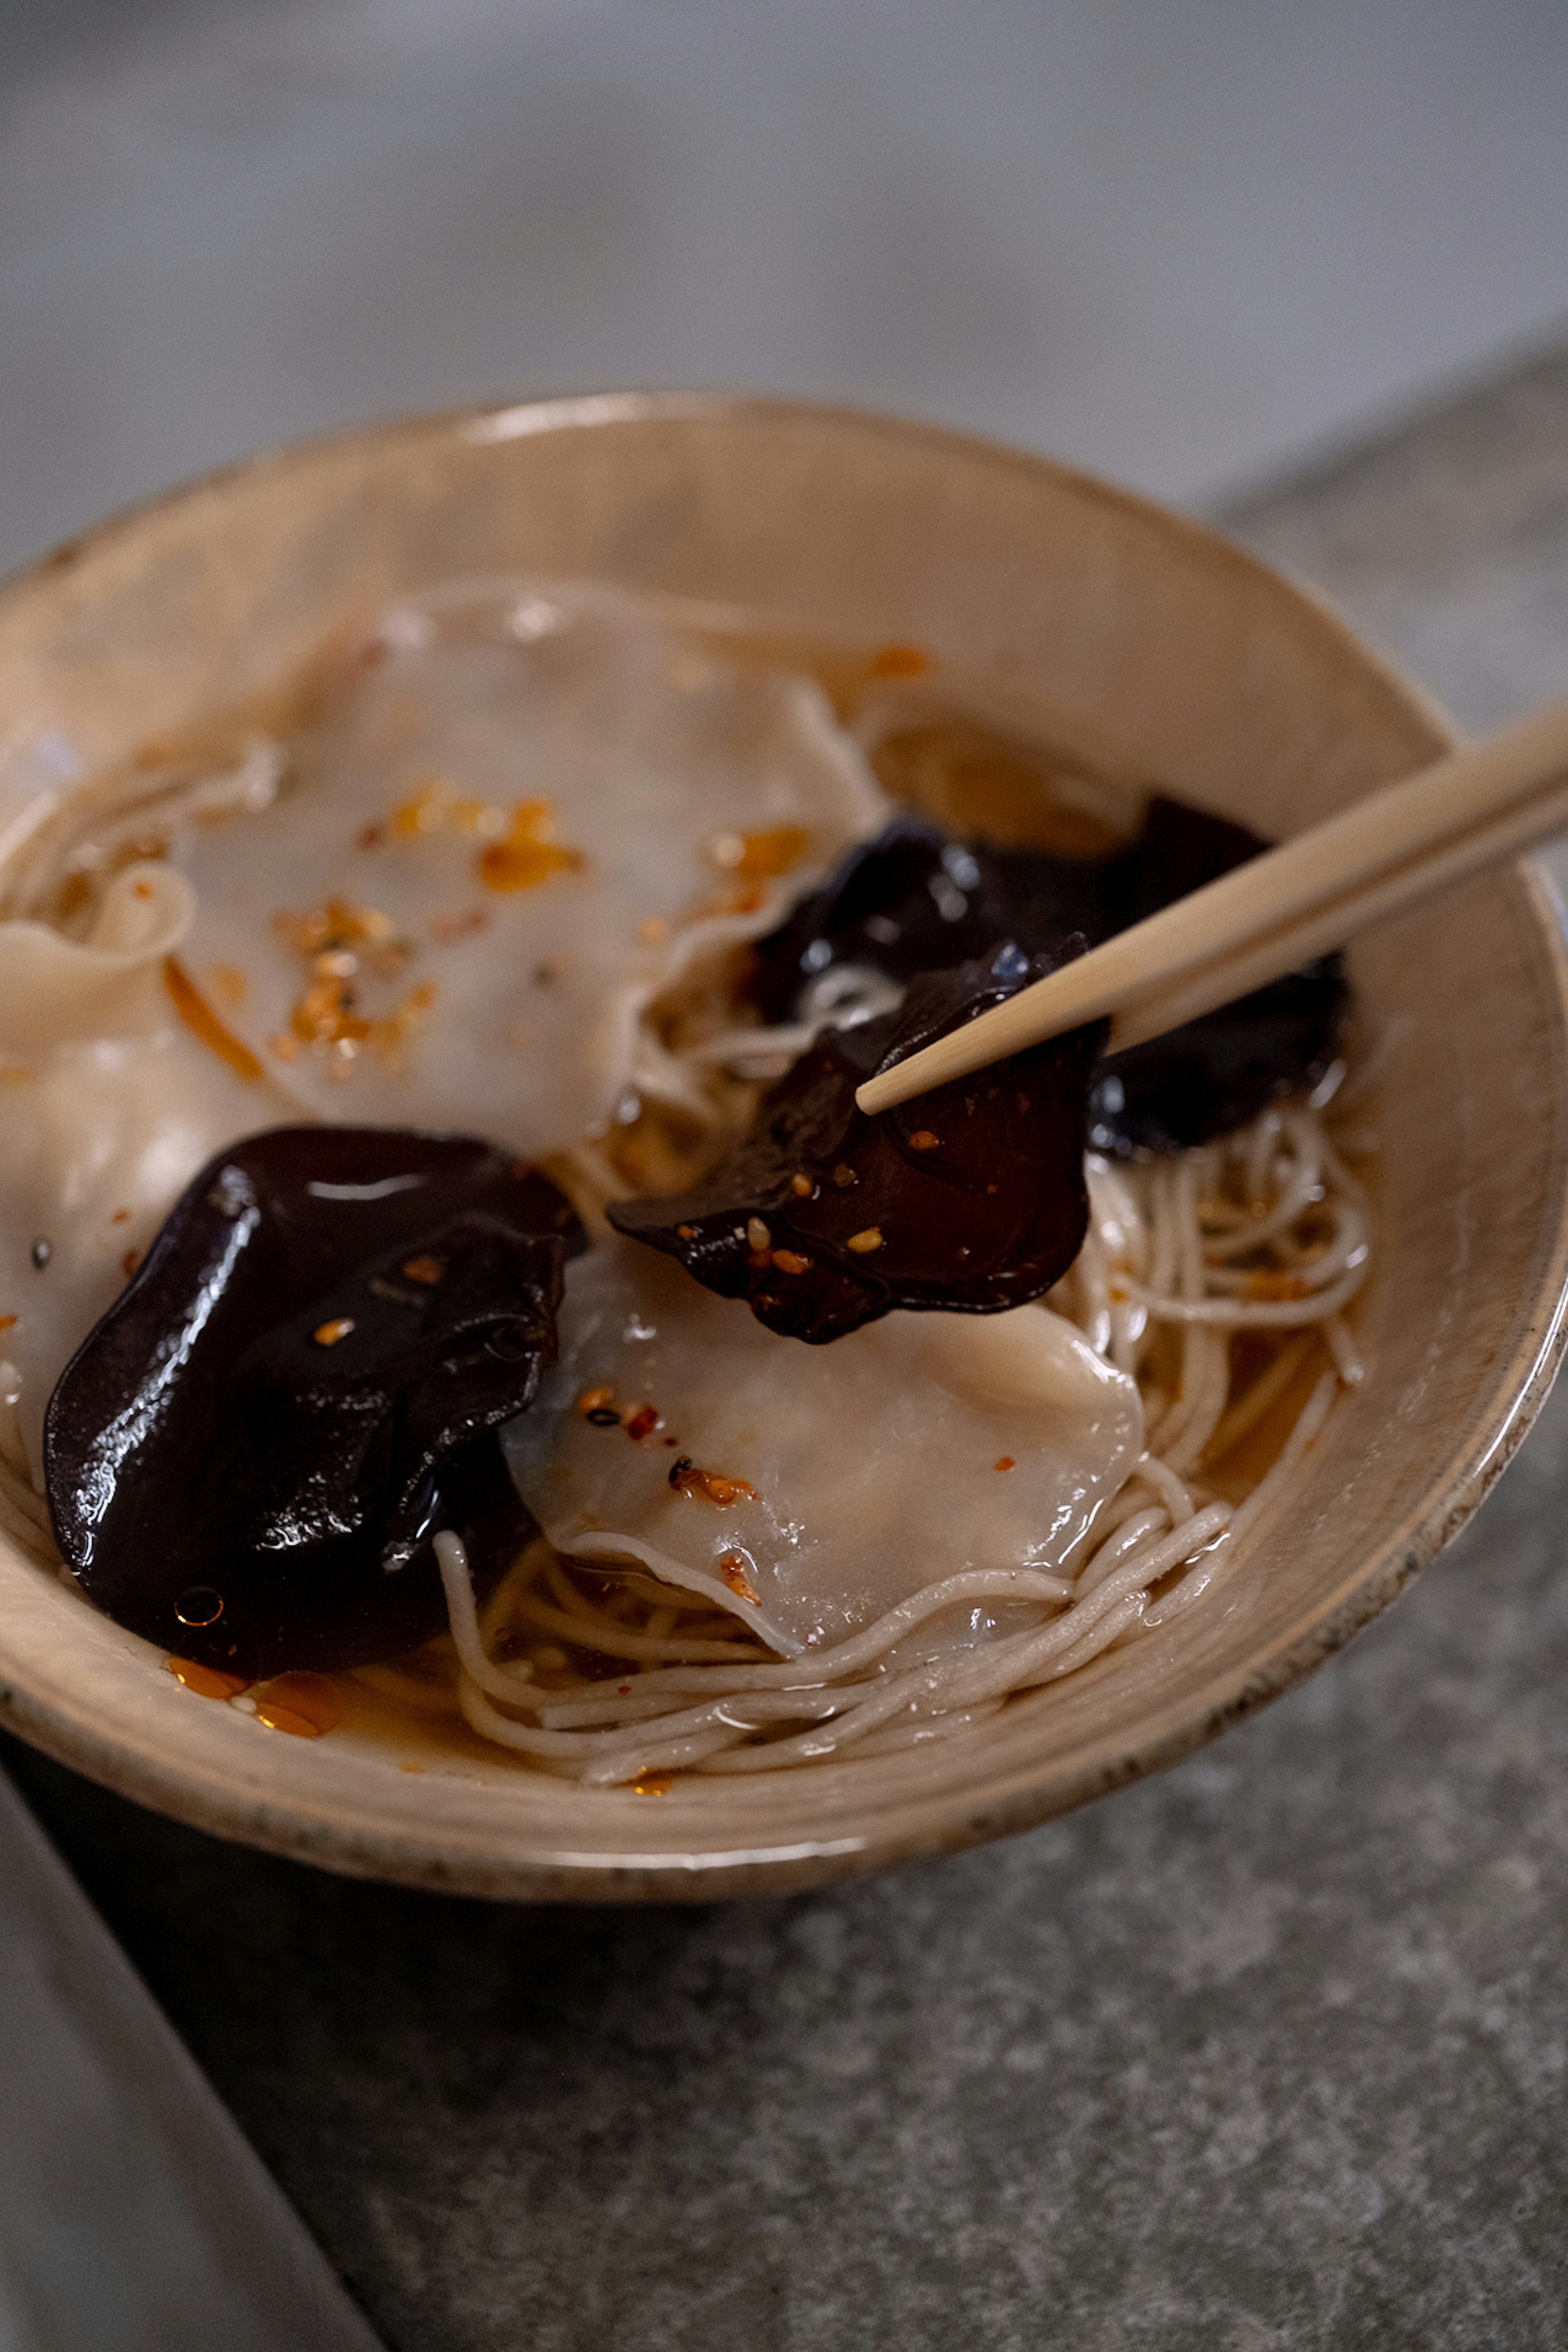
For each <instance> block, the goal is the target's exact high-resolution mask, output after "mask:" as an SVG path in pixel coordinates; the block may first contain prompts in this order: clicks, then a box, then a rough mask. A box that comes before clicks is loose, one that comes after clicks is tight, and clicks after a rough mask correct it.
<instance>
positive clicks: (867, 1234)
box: [847, 1225, 882, 1257]
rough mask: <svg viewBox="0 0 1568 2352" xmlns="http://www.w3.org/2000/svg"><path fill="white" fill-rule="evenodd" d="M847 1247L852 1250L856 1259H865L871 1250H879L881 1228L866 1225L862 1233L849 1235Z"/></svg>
mask: <svg viewBox="0 0 1568 2352" xmlns="http://www.w3.org/2000/svg"><path fill="white" fill-rule="evenodd" d="M881 1246H882V1228H881V1226H880V1225H867V1226H866V1227H865V1229H864V1230H863V1231H862V1232H860V1233H858V1234H850V1236H849V1240H848V1243H847V1247H848V1248H850V1249H852V1250H853V1251H854V1252H855V1254H856V1255H857V1256H858V1257H865V1256H866V1255H868V1252H869V1251H871V1250H879V1249H880V1248H881Z"/></svg>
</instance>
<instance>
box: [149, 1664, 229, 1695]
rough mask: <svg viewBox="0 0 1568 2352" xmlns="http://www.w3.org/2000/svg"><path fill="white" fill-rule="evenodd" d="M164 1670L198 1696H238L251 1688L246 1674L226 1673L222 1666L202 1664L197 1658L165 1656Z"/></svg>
mask: <svg viewBox="0 0 1568 2352" xmlns="http://www.w3.org/2000/svg"><path fill="white" fill-rule="evenodd" d="M163 1671H164V1673H165V1674H170V1675H174V1680H175V1681H176V1682H177V1683H182V1684H183V1685H184V1687H185V1689H186V1690H188V1691H195V1694H196V1696H197V1697H198V1698H237V1697H238V1696H239V1694H240V1692H241V1691H247V1690H248V1689H249V1688H250V1683H249V1680H248V1678H247V1676H246V1675H226V1674H225V1673H224V1672H223V1670H222V1668H221V1667H219V1666H204V1665H201V1664H198V1662H197V1661H196V1660H195V1658H165V1659H164V1661H163Z"/></svg>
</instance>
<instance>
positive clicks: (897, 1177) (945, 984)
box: [609, 940, 1103, 1345]
mask: <svg viewBox="0 0 1568 2352" xmlns="http://www.w3.org/2000/svg"><path fill="white" fill-rule="evenodd" d="M1072 950H1073V951H1074V952H1079V953H1081V951H1082V941H1081V940H1077V941H1074V942H1073V943H1072ZM1058 961H1061V959H1059V958H1053V957H1049V956H1037V957H1035V958H1033V959H1031V958H1029V957H1026V956H1025V955H1023V954H1022V953H1021V952H1020V951H1019V950H1017V949H1016V948H1013V947H1010V946H1004V947H1003V948H1002V950H1000V951H999V952H998V953H997V954H996V955H995V956H994V958H993V959H992V960H991V961H990V962H988V963H969V964H964V965H963V966H960V967H959V968H958V969H957V970H956V971H938V972H927V973H924V974H922V975H921V977H920V978H919V979H917V980H915V981H914V982H911V984H910V990H909V993H908V994H907V996H906V997H905V999H904V1003H903V1004H902V1006H901V1007H900V1010H899V1011H898V1012H897V1013H889V1014H887V1015H885V1016H884V1017H883V1018H882V1019H880V1020H877V1021H868V1022H866V1023H864V1024H861V1025H860V1026H859V1027H858V1028H854V1029H847V1030H831V1031H828V1032H827V1033H826V1034H824V1035H823V1036H822V1037H821V1038H820V1039H819V1040H818V1042H817V1043H816V1045H815V1046H813V1047H812V1048H811V1050H810V1051H809V1052H808V1053H806V1054H804V1055H802V1056H801V1058H800V1060H799V1061H798V1062H797V1063H796V1064H795V1067H794V1068H793V1069H792V1070H791V1071H790V1073H789V1075H788V1076H786V1077H784V1078H782V1079H780V1081H779V1083H778V1084H777V1085H776V1086H775V1087H773V1088H772V1090H771V1091H770V1093H769V1094H768V1095H767V1096H766V1097H765V1098H764V1100H763V1104H762V1106H761V1108H760V1110H759V1114H758V1118H757V1120H756V1124H755V1126H754V1127H753V1129H752V1133H751V1134H750V1135H749V1136H748V1137H747V1138H746V1139H745V1140H744V1141H743V1142H742V1143H740V1144H739V1145H737V1146H736V1148H735V1150H733V1151H731V1153H730V1154H729V1155H728V1157H727V1158H726V1159H725V1160H722V1161H721V1164H720V1165H719V1166H718V1167H717V1168H715V1169H714V1170H712V1171H710V1174H709V1175H708V1176H707V1177H706V1178H705V1180H704V1181H703V1182H702V1183H701V1185H700V1186H699V1187H698V1188H696V1189H695V1190H694V1191H692V1192H686V1193H682V1194H679V1195H678V1196H677V1197H676V1198H674V1199H666V1200H638V1201H624V1202H616V1204H615V1205H614V1206H613V1207H612V1208H611V1210H610V1213H609V1214H610V1221H611V1223H613V1224H614V1225H616V1227H617V1228H618V1229H619V1230H620V1232H622V1233H623V1234H630V1235H632V1236H633V1237H634V1238H635V1239H636V1240H637V1241H642V1242H647V1243H648V1244H651V1246H652V1247H653V1248H655V1249H659V1250H663V1251H665V1252H667V1253H668V1255H670V1256H672V1257H677V1258H679V1260H680V1261H681V1263H682V1265H685V1266H686V1267H687V1268H688V1269H689V1272H690V1273H692V1274H694V1275H695V1276H696V1277H697V1279H698V1281H699V1282H701V1283H704V1284H706V1286H707V1287H708V1288H709V1289H710V1290H715V1291H718V1292H719V1293H720V1295H721V1297H727V1298H744V1299H746V1300H747V1301H748V1302H749V1303H750V1306H751V1308H752V1313H753V1314H754V1315H755V1316H756V1317H757V1318H758V1319H759V1320H760V1321H761V1322H763V1323H765V1324H766V1325H767V1326H768V1328H770V1330H773V1331H779V1332H784V1333H786V1334H787V1335H789V1336H790V1337H791V1338H794V1339H805V1340H808V1341H810V1342H811V1343H812V1344H813V1345H820V1344H822V1343H823V1342H825V1341H826V1340H829V1339H839V1338H841V1337H842V1335H843V1334H844V1333H845V1332H847V1331H853V1330H854V1329H856V1328H857V1327H858V1325H860V1324H862V1323H869V1322H873V1321H875V1319H876V1318H878V1317H879V1316H881V1315H886V1314H887V1313H888V1311H889V1308H891V1307H942V1308H947V1309H949V1310H954V1309H956V1310H959V1311H967V1312H969V1313H971V1314H977V1315H984V1314H995V1313H997V1312H999V1311H1000V1310H1001V1309H1002V1308H1004V1307H1021V1306H1023V1305H1024V1304H1025V1303H1026V1300H1028V1299H1031V1298H1038V1297H1040V1296H1041V1295H1042V1294H1043V1293H1044V1292H1045V1291H1047V1290H1048V1289H1049V1288H1050V1287H1051V1285H1052V1284H1053V1283H1054V1282H1056V1281H1058V1279H1059V1277H1060V1276H1062V1275H1063V1274H1065V1273H1066V1271H1067V1269H1068V1266H1069V1265H1071V1264H1072V1262H1073V1259H1074V1258H1075V1257H1076V1256H1077V1255H1078V1253H1079V1247H1080V1245H1081V1244H1082V1241H1083V1235H1084V1229H1085V1225H1086V1223H1087V1221H1088V1214H1089V1204H1088V1199H1087V1196H1086V1193H1085V1191H1084V1179H1083V1151H1084V1120H1085V1114H1086V1108H1087V1104H1088V1097H1089V1072H1090V1069H1091V1067H1092V1065H1093V1062H1094V1058H1095V1055H1096V1054H1097V1053H1098V1052H1099V1049H1100V1042H1101V1036H1102V1034H1103V1033H1102V1028H1101V1026H1100V1024H1096V1025H1095V1026H1094V1027H1092V1028H1089V1029H1079V1030H1075V1031H1073V1032H1072V1034H1070V1035H1068V1036H1066V1037H1059V1038H1056V1039H1054V1040H1053V1041H1052V1042H1051V1044H1049V1045H1040V1046H1037V1047H1035V1048H1033V1049H1032V1050H1031V1051H1029V1052H1028V1053H1026V1054H1019V1055H1015V1056H1014V1058H1013V1059H1012V1060H1011V1061H1009V1062H1006V1063H1004V1064H1002V1065H1001V1066H999V1067H997V1068H994V1069H989V1070H982V1071H980V1072H979V1073H977V1074H976V1075H975V1076H973V1077H970V1078H964V1079H962V1080H959V1081H958V1082H957V1083H955V1084H954V1085H952V1086H947V1087H939V1088H938V1089H937V1090H936V1091H935V1092H933V1093H931V1094H925V1095H921V1097H920V1098H919V1099H918V1101H915V1102H912V1103H909V1104H906V1105H904V1106H903V1107H902V1108H899V1109H897V1110H891V1111H886V1112H883V1113H882V1114H880V1115H879V1117H877V1118H867V1117H866V1116H865V1115H864V1114H863V1113H862V1112H860V1111H858V1110H857V1108H855V1089H856V1087H858V1085H860V1084H861V1083H862V1081H863V1080H864V1079H866V1078H868V1077H869V1076H871V1074H872V1072H873V1071H874V1070H878V1069H885V1068H887V1067H888V1066H889V1064H890V1063H892V1062H895V1061H899V1060H901V1059H902V1058H903V1056H904V1055H908V1054H912V1053H915V1052H917V1051H918V1050H919V1049H920V1047H921V1046H922V1045H929V1044H931V1041H932V1040H933V1039H934V1038H936V1037H941V1036H945V1035H946V1034H947V1033H948V1032H949V1031H950V1030H952V1029H955V1028H957V1027H959V1026H961V1025H962V1024H963V1023H964V1022H967V1021H972V1020H973V1018H974V1016H975V1015H976V1014H977V1013H983V1012H984V1011H985V1010H986V1009H987V1008H988V1007H989V1006H991V1005H993V1004H997V1003H1001V1002H1002V1001H1003V1000H1004V999H1005V998H1006V997H1008V996H1011V995H1013V994H1014V993H1015V992H1016V990H1017V989H1019V988H1021V987H1023V986H1024V985H1026V983H1027V982H1030V981H1033V980H1041V979H1044V977H1045V976H1046V974H1047V972H1048V971H1052V970H1054V969H1055V967H1056V964H1057V962H1058Z"/></svg>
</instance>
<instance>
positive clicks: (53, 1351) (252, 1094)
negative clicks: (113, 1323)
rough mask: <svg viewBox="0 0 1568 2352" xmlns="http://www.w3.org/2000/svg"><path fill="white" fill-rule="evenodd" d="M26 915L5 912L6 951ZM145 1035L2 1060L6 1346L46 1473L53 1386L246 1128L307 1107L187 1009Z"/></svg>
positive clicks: (25, 1425)
mask: <svg viewBox="0 0 1568 2352" xmlns="http://www.w3.org/2000/svg"><path fill="white" fill-rule="evenodd" d="M11 928H12V926H10V925H8V924H0V955H3V953H4V947H5V935H6V933H7V931H8V930H10V929H11ZM153 1002H154V1005H155V1008H156V1009H157V1010H158V1012H159V1013H160V1014H161V1018H160V1019H159V1021H158V1024H157V1025H156V1026H155V1027H153V1028H151V1029H149V1030H147V1031H145V1032H144V1033H143V1034H142V1035H140V1036H130V1037H107V1038H100V1039H93V1040H89V1041H86V1042H79V1041H72V1042H68V1043H66V1044H63V1045H57V1046H56V1047H55V1048H54V1049H53V1051H52V1052H47V1053H41V1054H37V1055H32V1056H31V1057H29V1058H26V1059H23V1058H20V1057H17V1058H8V1059H0V1200H4V1202H5V1215H4V1217H3V1218H0V1326H3V1328H0V1358H3V1359H5V1360H7V1361H8V1362H9V1363H10V1364H11V1365H12V1366H13V1367H14V1368H15V1370H16V1372H18V1373H19V1374H20V1388H19V1394H18V1398H17V1414H18V1422H19V1426H20V1431H21V1435H22V1441H23V1444H24V1448H25V1450H26V1456H27V1462H28V1466H29V1469H30V1471H31V1472H32V1474H33V1475H34V1476H35V1478H36V1477H37V1473H38V1468H39V1462H40V1453H39V1431H40V1424H41V1423H42V1418H43V1411H44V1407H45V1405H46V1403H47V1401H48V1396H49V1391H51V1389H52V1388H53V1387H54V1384H55V1381H57V1380H58V1377H59V1374H60V1373H61V1372H62V1371H63V1370H64V1369H65V1366H66V1364H67V1362H68V1360H69V1358H70V1357H71V1355H72V1354H73V1353H74V1352H75V1350H76V1349H77V1348H78V1346H79V1344H80V1342H81V1340H82V1339H84V1338H85V1336H86V1334H87V1333H88V1332H89V1330H90V1329H91V1328H92V1327H93V1325H94V1324H95V1323H96V1322H97V1321H98V1319H99V1318H100V1315H103V1314H104V1313H105V1312H106V1311H107V1310H108V1308H109V1307H110V1306H111V1305H112V1304H113V1302H114V1300H115V1298H116V1297H118V1296H119V1294H120V1292H121V1290H122V1289H123V1287H124V1286H125V1283H126V1281H127V1280H128V1279H129V1276H130V1275H131V1273H132V1271H133V1270H134V1268H135V1266H136V1265H137V1263H138V1262H139V1260H140V1258H141V1256H142V1254H143V1252H144V1251H145V1250H146V1248H147V1246H148V1244H150V1243H151V1241H152V1239H153V1235H154V1234H156V1232H157V1230H158V1228H159V1226H160V1225H161V1224H162V1223H163V1219H164V1218H165V1217H166V1216H167V1215H168V1213H169V1211H170V1210H171V1209H172V1208H173V1206H174V1202H175V1201H176V1200H177V1199H178V1198H179V1195H180V1193H181V1192H183V1191H184V1187H185V1186H186V1185H187V1184H188V1183H189V1182H190V1180H191V1178H192V1177H193V1176H194V1175H195V1171H196V1170H197V1169H198V1168H200V1167H201V1166H202V1164H203V1162H204V1161H205V1160H209V1159H210V1158H211V1157H212V1155H213V1153H214V1152H215V1151H216V1150H220V1149H221V1147H222V1146H223V1145H224V1144H226V1142H228V1141H229V1140H230V1139H231V1138H232V1137H234V1136H236V1135H243V1134H245V1133H246V1132H247V1131H248V1130H249V1129H253V1128H259V1127H268V1126H276V1125H279V1124H280V1123H282V1122H283V1121H284V1120H286V1119H288V1118H291V1117H297V1116H298V1113H297V1111H296V1110H295V1109H294V1107H293V1105H292V1104H290V1102H289V1099H288V1097H287V1096H286V1095H285V1094H284V1093H283V1092H282V1091H281V1089H279V1087H274V1086H272V1085H270V1084H269V1083H268V1081H267V1080H266V1079H265V1078H262V1079H257V1080H254V1081H250V1082H247V1081H246V1080H244V1079H242V1078H241V1077H239V1076H238V1075H237V1073H236V1072H235V1071H234V1070H233V1069H231V1068H230V1067H229V1066H227V1064H226V1062H224V1061H223V1060H222V1059H221V1058H220V1056H219V1055H216V1053H214V1052H213V1050H212V1049H211V1047H210V1046H208V1045H204V1044H202V1043H201V1041H200V1040H199V1039H198V1038H196V1037H195V1036H194V1035H193V1034H191V1032H190V1031H189V1030H188V1029H186V1028H185V1027H184V1025H183V1024H181V1023H180V1022H179V1021H178V1020H177V1019H176V1018H175V1017H174V1013H173V1011H172V1007H171V1004H170V1002H169V999H168V997H167V995H166V994H165V993H164V992H163V989H162V986H161V985H160V988H159V992H158V997H157V998H156V999H155V1000H154V1001H153Z"/></svg>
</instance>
